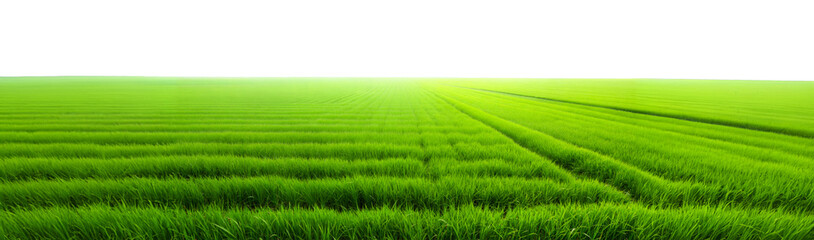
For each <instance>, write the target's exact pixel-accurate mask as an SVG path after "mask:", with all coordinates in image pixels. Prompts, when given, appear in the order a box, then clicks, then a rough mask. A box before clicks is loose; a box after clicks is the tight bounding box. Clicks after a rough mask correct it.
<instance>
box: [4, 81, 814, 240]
mask: <svg viewBox="0 0 814 240" xmlns="http://www.w3.org/2000/svg"><path fill="white" fill-rule="evenodd" d="M812 90H814V84H811V83H787V82H743V81H678V80H587V79H582V80H557V79H548V80H546V79H534V80H531V79H525V80H524V79H488V80H484V79H351V78H347V79H322V78H299V79H259V78H150V77H39V78H0V239H812V238H814V218H812V217H811V215H810V214H811V213H812V212H814V174H812V173H814V157H812V156H814V138H812V137H814V127H812V126H814V108H812V104H811V103H814V99H812V96H814V94H812Z"/></svg>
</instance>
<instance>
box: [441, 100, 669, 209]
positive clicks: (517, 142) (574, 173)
mask: <svg viewBox="0 0 814 240" xmlns="http://www.w3.org/2000/svg"><path fill="white" fill-rule="evenodd" d="M433 94H434V95H435V96H436V97H438V98H439V99H441V100H443V101H444V102H445V103H447V104H449V105H450V106H452V107H453V108H455V109H456V110H458V111H459V112H460V113H462V114H464V115H466V116H468V117H469V118H472V119H473V120H475V121H478V122H480V123H481V124H483V125H485V126H488V127H489V128H491V129H493V130H494V131H496V132H499V133H500V134H502V135H503V136H506V138H508V139H510V140H511V141H512V142H513V143H514V144H516V145H518V146H520V147H522V148H523V149H526V150H528V151H529V152H532V153H534V154H536V155H538V156H540V157H541V158H543V159H549V160H551V161H552V162H553V163H554V164H555V165H557V166H559V167H561V168H562V169H564V170H566V171H567V172H568V173H570V174H571V175H573V176H575V177H578V178H589V179H596V178H594V177H593V176H588V175H585V174H581V173H578V172H574V171H573V170H574V169H573V167H571V166H566V165H564V164H562V160H559V159H556V158H555V157H553V156H548V155H546V154H542V153H540V152H538V151H536V150H534V149H532V148H530V147H529V146H527V145H525V144H523V143H521V141H519V140H518V139H517V138H515V137H512V134H509V133H507V132H504V131H501V130H499V129H498V128H496V127H495V126H493V125H492V124H489V123H486V122H484V121H483V120H481V119H479V118H477V117H475V116H472V115H471V114H469V113H467V112H466V111H464V110H461V109H460V108H459V107H458V106H456V105H455V104H453V103H451V102H449V100H447V99H446V97H442V96H440V95H438V94H437V93H434V92H433ZM470 107H471V106H470ZM487 114H488V113H487ZM490 115H491V116H493V117H495V118H500V117H497V116H495V115H492V114H490ZM500 119H501V120H503V121H507V122H511V121H509V120H506V119H503V118H500ZM512 123H514V122H512ZM514 124H517V123H514ZM517 125H519V126H522V127H524V128H525V126H523V125H520V124H517ZM529 131H533V132H536V133H539V134H543V135H547V134H545V133H542V132H539V131H537V130H533V129H529ZM547 136H550V135H547ZM552 138H553V137H552ZM555 139H556V138H555ZM557 140H559V141H562V140H560V139H557ZM562 142H564V143H566V144H569V145H574V144H572V143H569V142H566V141H562ZM574 146H576V147H578V148H581V149H584V148H582V147H579V146H577V145H574ZM585 150H587V151H590V152H593V153H595V154H598V155H602V156H604V157H607V158H610V159H613V158H612V157H609V156H605V155H603V154H600V153H596V152H594V151H592V150H590V149H585ZM613 160H614V161H616V163H618V164H621V165H626V166H629V167H631V168H634V169H637V170H639V171H643V172H647V171H644V170H641V169H638V168H636V167H634V166H631V165H629V164H627V163H625V162H622V161H619V160H617V159H613ZM648 173H649V172H648ZM655 177H657V178H659V179H661V180H664V181H669V180H666V179H662V178H661V177H658V176H655ZM596 180H598V179H596ZM600 182H604V181H600ZM605 184H606V185H607V186H608V187H611V188H613V189H614V190H616V191H620V192H625V193H630V192H631V189H625V188H620V187H618V186H614V185H611V184H610V183H607V182H605ZM632 199H633V200H634V201H637V200H638V198H637V197H635V196H634V197H633V198H632Z"/></svg>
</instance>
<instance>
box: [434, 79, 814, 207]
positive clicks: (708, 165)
mask: <svg viewBox="0 0 814 240" xmlns="http://www.w3.org/2000/svg"><path fill="white" fill-rule="evenodd" d="M466 91H470V92H466ZM445 93H446V94H447V95H451V96H454V98H455V99H453V98H449V97H445V99H447V101H449V102H450V103H451V104H453V105H455V106H456V107H458V108H459V109H460V110H461V111H463V112H465V113H467V114H469V115H470V116H472V117H473V118H476V119H478V120H481V121H483V122H484V123H486V124H488V125H490V126H492V127H494V128H496V129H497V130H499V131H501V132H503V133H504V134H507V135H508V136H510V137H512V138H513V139H515V140H516V141H517V142H518V143H519V144H520V145H523V146H525V147H527V148H529V149H531V150H532V151H534V152H537V153H539V154H541V155H543V156H546V157H549V158H550V159H552V160H554V161H555V162H557V163H558V164H559V165H561V166H563V167H564V168H566V169H569V170H572V171H575V172H577V173H578V174H584V175H588V176H591V177H593V178H595V179H598V180H600V181H603V182H607V183H609V184H611V185H613V186H616V187H617V188H619V189H624V190H627V191H630V192H631V194H632V195H633V196H634V197H635V198H637V199H640V200H642V201H644V202H648V203H651V204H661V203H666V204H679V205H680V204H687V203H691V204H707V203H715V202H718V203H728V202H732V203H733V204H735V205H746V206H762V207H776V206H783V207H787V208H793V209H799V210H806V211H810V210H814V202H812V201H811V200H810V199H814V198H812V197H814V189H812V188H811V187H810V186H812V184H811V183H814V179H813V178H811V177H809V176H811V175H810V174H807V171H808V170H805V169H798V168H792V167H787V166H782V165H777V164H774V165H772V164H769V163H764V162H759V161H758V162H755V161H746V160H745V159H738V158H737V157H741V158H742V156H725V155H724V154H722V152H721V151H720V150H718V149H711V148H709V147H707V148H706V149H693V148H694V146H693V145H692V141H690V140H682V139H680V138H681V137H682V136H670V137H665V138H658V137H657V136H658V135H657V133H650V134H644V136H642V135H637V134H643V133H641V131H644V130H643V129H640V128H635V127H631V128H629V129H627V128H625V127H624V126H621V125H620V124H615V125H612V124H613V123H612V122H607V121H606V120H603V119H599V118H592V119H589V120H582V119H579V118H577V117H572V116H571V115H573V113H569V112H566V111H560V112H558V111H554V110H552V108H542V107H535V106H534V105H533V103H527V104H526V105H523V103H521V102H517V101H519V100H515V99H513V98H499V97H491V98H487V96H477V97H475V96H471V94H478V93H473V92H471V90H459V89H449V88H447V89H445ZM467 94H470V95H467ZM459 100H463V101H467V104H465V103H463V102H460V101H459ZM521 100H522V99H521ZM529 101H532V100H529ZM468 104H474V105H476V106H478V108H475V107H472V106H470V105H468ZM485 111H490V112H491V113H487V112H485ZM493 114H497V115H493ZM498 116H500V117H498ZM504 118H506V119H504ZM521 124H523V125H521ZM572 124H576V125H572ZM594 124H595V125H596V126H593V125H594ZM605 132H607V133H605ZM567 134H571V135H567ZM631 136H633V137H636V136H639V139H637V141H636V142H632V143H631V142H630V140H629V139H626V138H625V137H628V138H630V137H631ZM653 137H655V138H656V139H659V140H658V141H653ZM676 139H678V140H676ZM674 141H675V142H674ZM669 142H673V143H669ZM597 146H604V147H605V148H602V149H599V148H597ZM609 151H610V152H609ZM648 151H650V152H648ZM615 153H616V154H615ZM747 153H748V152H747ZM704 155H707V156H708V159H704V158H702V157H701V156H704ZM781 156H782V155H781ZM787 156H788V157H789V158H790V159H795V157H796V156H794V155H787ZM727 157H729V158H730V159H727ZM796 158H797V160H796V163H799V164H810V161H808V160H806V159H805V158H800V157H796ZM620 159H621V160H620ZM774 159H775V161H779V160H782V158H774ZM727 160H728V162H727ZM746 162H750V164H751V165H746V164H745V163H746ZM648 166H650V167H648ZM655 166H658V167H661V169H662V170H661V171H655V168H654V167H655ZM653 173H656V174H653ZM682 173H687V175H686V177H675V176H677V174H682ZM666 174H673V175H666ZM665 176H667V178H665ZM807 183H808V184H807Z"/></svg>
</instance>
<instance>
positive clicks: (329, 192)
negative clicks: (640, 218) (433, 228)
mask: <svg viewBox="0 0 814 240" xmlns="http://www.w3.org/2000/svg"><path fill="white" fill-rule="evenodd" d="M628 200H629V198H628V196H626V195H625V194H623V193H622V192H619V191H615V190H612V189H611V188H608V187H607V186H606V185H604V184H601V183H597V182H592V181H573V182H569V183H562V182H557V181H553V180H545V179H524V178H471V177H452V176H444V177H440V178H438V179H434V180H430V179H424V178H397V177H387V176H377V177H366V176H354V177H346V178H336V179H308V180H302V179H292V178H282V177H276V176H267V177H247V178H244V177H239V178H235V177H228V178H193V179H181V178H163V179H152V178H119V179H103V180H96V179H76V180H32V181H23V182H7V183H5V184H3V185H0V208H2V209H16V208H31V207H42V206H81V205H89V204H97V203H98V204H106V205H123V206H136V205H137V206H168V207H176V208H185V209H188V208H200V207H203V206H208V205H216V206H221V207H225V208H229V207H234V208H257V207H286V206H300V207H311V206H320V207H327V208H333V209H362V208H371V207H381V206H391V207H399V208H413V209H434V210H441V209H443V208H446V207H449V206H459V205H467V204H475V205H478V206H489V207H494V208H513V207H530V206H537V205H542V204H551V203H571V202H574V203H577V202H580V203H592V202H605V201H608V202H625V201H628Z"/></svg>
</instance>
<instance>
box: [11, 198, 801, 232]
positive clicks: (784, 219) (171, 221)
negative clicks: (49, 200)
mask: <svg viewBox="0 0 814 240" xmlns="http://www.w3.org/2000/svg"><path fill="white" fill-rule="evenodd" d="M0 222H4V223H6V224H3V225H0V235H2V236H29V237H31V238H36V239H52V238H56V239H61V238H66V237H67V236H71V237H75V238H80V239H102V238H109V239H173V238H184V239H260V238H262V239H266V238H280V239H676V240H679V239H811V238H812V237H814V218H812V217H811V216H800V215H793V214H784V213H777V212H766V211H755V210H727V209H722V208H713V207H699V208H682V209H678V210H658V209H652V208H647V207H642V206H640V205H632V204H626V205H610V204H603V205H547V206H540V207H532V208H516V209H511V210H505V211H504V210H490V209H483V208H480V207H474V206H462V207H459V208H448V209H446V210H444V211H442V212H437V211H416V210H396V209H391V208H376V209H370V210H360V211H337V210H331V209H323V208H316V209H300V208H282V209H254V210H225V209H221V208H204V209H199V210H194V211H190V210H183V209H169V208H141V207H123V208H122V207H116V208H112V207H109V206H86V207H79V208H66V207H56V208H41V209H32V210H25V211H19V212H14V213H9V212H6V213H0Z"/></svg>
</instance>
